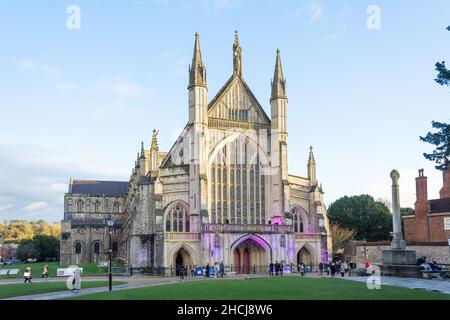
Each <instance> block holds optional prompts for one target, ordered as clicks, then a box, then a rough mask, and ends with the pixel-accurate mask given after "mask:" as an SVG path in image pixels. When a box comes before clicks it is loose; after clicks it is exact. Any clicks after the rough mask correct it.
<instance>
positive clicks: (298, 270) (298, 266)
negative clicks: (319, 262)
mask: <svg viewBox="0 0 450 320" xmlns="http://www.w3.org/2000/svg"><path fill="white" fill-rule="evenodd" d="M301 265H302V263H301V262H299V264H298V265H297V272H298V274H300V266H301Z"/></svg>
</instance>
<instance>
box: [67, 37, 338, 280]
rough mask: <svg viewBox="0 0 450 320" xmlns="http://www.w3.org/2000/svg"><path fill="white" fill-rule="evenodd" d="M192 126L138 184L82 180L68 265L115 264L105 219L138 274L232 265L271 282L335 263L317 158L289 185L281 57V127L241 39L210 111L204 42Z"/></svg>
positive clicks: (145, 160)
mask: <svg viewBox="0 0 450 320" xmlns="http://www.w3.org/2000/svg"><path fill="white" fill-rule="evenodd" d="M188 91H189V101H188V102H189V119H188V123H187V124H186V126H185V128H184V130H183V132H182V133H181V134H180V136H179V138H178V139H177V140H176V142H175V143H174V145H173V146H172V148H171V149H170V151H169V152H167V153H163V152H160V151H159V147H158V142H157V132H156V131H153V137H152V142H151V146H150V148H149V149H146V148H145V147H144V144H142V147H141V152H140V153H138V158H137V160H136V163H135V166H134V168H133V170H132V174H131V176H130V179H129V181H128V182H125V183H124V182H107V181H85V180H71V183H70V189H69V192H68V193H67V194H66V195H65V216H64V220H63V221H62V226H63V230H62V241H61V259H62V262H63V263H80V262H95V261H99V260H104V259H106V257H107V253H108V250H109V246H108V230H107V228H106V227H105V223H104V220H105V219H106V218H107V217H109V216H110V215H112V218H113V219H114V221H115V224H114V228H113V252H114V255H115V257H116V258H117V259H121V260H123V262H124V263H125V264H127V265H128V266H133V268H149V267H165V268H176V266H178V265H185V266H188V268H189V267H192V266H196V265H197V266H198V265H203V266H204V265H206V264H207V263H214V262H220V261H223V262H224V264H225V265H226V266H227V268H229V269H233V270H235V271H237V272H242V273H246V272H252V271H253V269H254V268H258V270H264V271H267V265H268V264H269V263H270V262H276V261H280V262H283V263H284V264H290V263H293V264H297V263H298V262H300V261H302V262H304V263H306V264H307V265H312V266H315V265H317V264H318V263H319V262H321V261H323V262H325V261H327V260H328V256H329V255H330V254H331V235H330V233H329V225H328V219H327V215H326V210H325V206H324V203H323V191H322V187H321V186H320V185H319V183H318V181H317V179H316V163H315V159H314V155H313V152H312V148H311V150H310V153H309V159H308V163H307V172H308V174H307V177H300V176H295V175H290V174H288V156H287V152H288V130H287V105H288V99H287V96H286V83H285V79H284V77H283V70H282V66H281V59H280V52H279V50H277V54H276V63H275V72H274V76H273V79H272V88H271V99H270V109H271V114H270V117H269V116H268V115H267V114H266V112H265V111H264V109H263V108H262V106H261V105H260V103H259V102H258V100H257V99H256V97H255V96H254V95H253V93H252V91H251V90H250V88H249V87H248V85H247V84H246V82H245V81H244V78H243V75H242V48H241V47H240V45H239V39H238V35H237V33H236V35H235V39H234V43H233V73H232V75H231V77H230V78H229V80H228V81H227V82H226V83H225V84H224V86H223V87H222V88H221V89H220V91H219V92H218V93H217V94H216V95H215V97H214V98H213V99H212V100H210V101H208V88H207V81H206V68H205V65H204V64H203V60H202V55H201V51H200V41H199V36H198V34H196V36H195V45H194V55H193V59H192V64H191V65H190V67H189V85H188Z"/></svg>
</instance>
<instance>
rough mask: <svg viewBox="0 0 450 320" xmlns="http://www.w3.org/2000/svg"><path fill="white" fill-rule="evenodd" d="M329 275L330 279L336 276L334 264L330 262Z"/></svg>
mask: <svg viewBox="0 0 450 320" xmlns="http://www.w3.org/2000/svg"><path fill="white" fill-rule="evenodd" d="M330 273H331V276H332V277H334V275H335V274H336V265H335V264H334V262H332V263H331V265H330Z"/></svg>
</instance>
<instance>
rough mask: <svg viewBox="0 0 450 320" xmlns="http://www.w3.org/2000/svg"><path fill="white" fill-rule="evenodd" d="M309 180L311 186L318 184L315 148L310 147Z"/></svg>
mask: <svg viewBox="0 0 450 320" xmlns="http://www.w3.org/2000/svg"><path fill="white" fill-rule="evenodd" d="M308 179H309V180H310V182H311V185H315V184H316V183H317V180H316V160H315V159H314V153H313V147H312V146H311V147H309V159H308Z"/></svg>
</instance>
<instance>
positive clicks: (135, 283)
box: [4, 277, 192, 300]
mask: <svg viewBox="0 0 450 320" xmlns="http://www.w3.org/2000/svg"><path fill="white" fill-rule="evenodd" d="M89 280H107V278H104V277H103V278H97V277H96V279H89ZM89 280H85V281H89ZM114 280H115V281H126V282H127V283H126V284H122V285H115V286H113V291H118V290H125V289H137V288H144V287H150V286H156V285H161V284H169V283H177V282H179V280H178V278H163V277H158V278H156V277H155V278H151V277H139V278H138V277H136V278H135V277H130V278H115V279H114ZM49 281H52V282H60V281H61V279H59V280H58V279H50V280H49ZM191 281H192V280H191ZM36 282H38V281H36ZM39 282H41V281H39ZM81 287H83V282H82V283H81ZM107 291H108V287H99V288H89V289H82V290H80V291H69V290H67V291H57V292H49V293H43V294H35V295H30V296H19V297H12V298H8V299H4V300H55V299H62V298H72V297H77V296H81V295H86V294H91V293H98V292H107Z"/></svg>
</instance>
